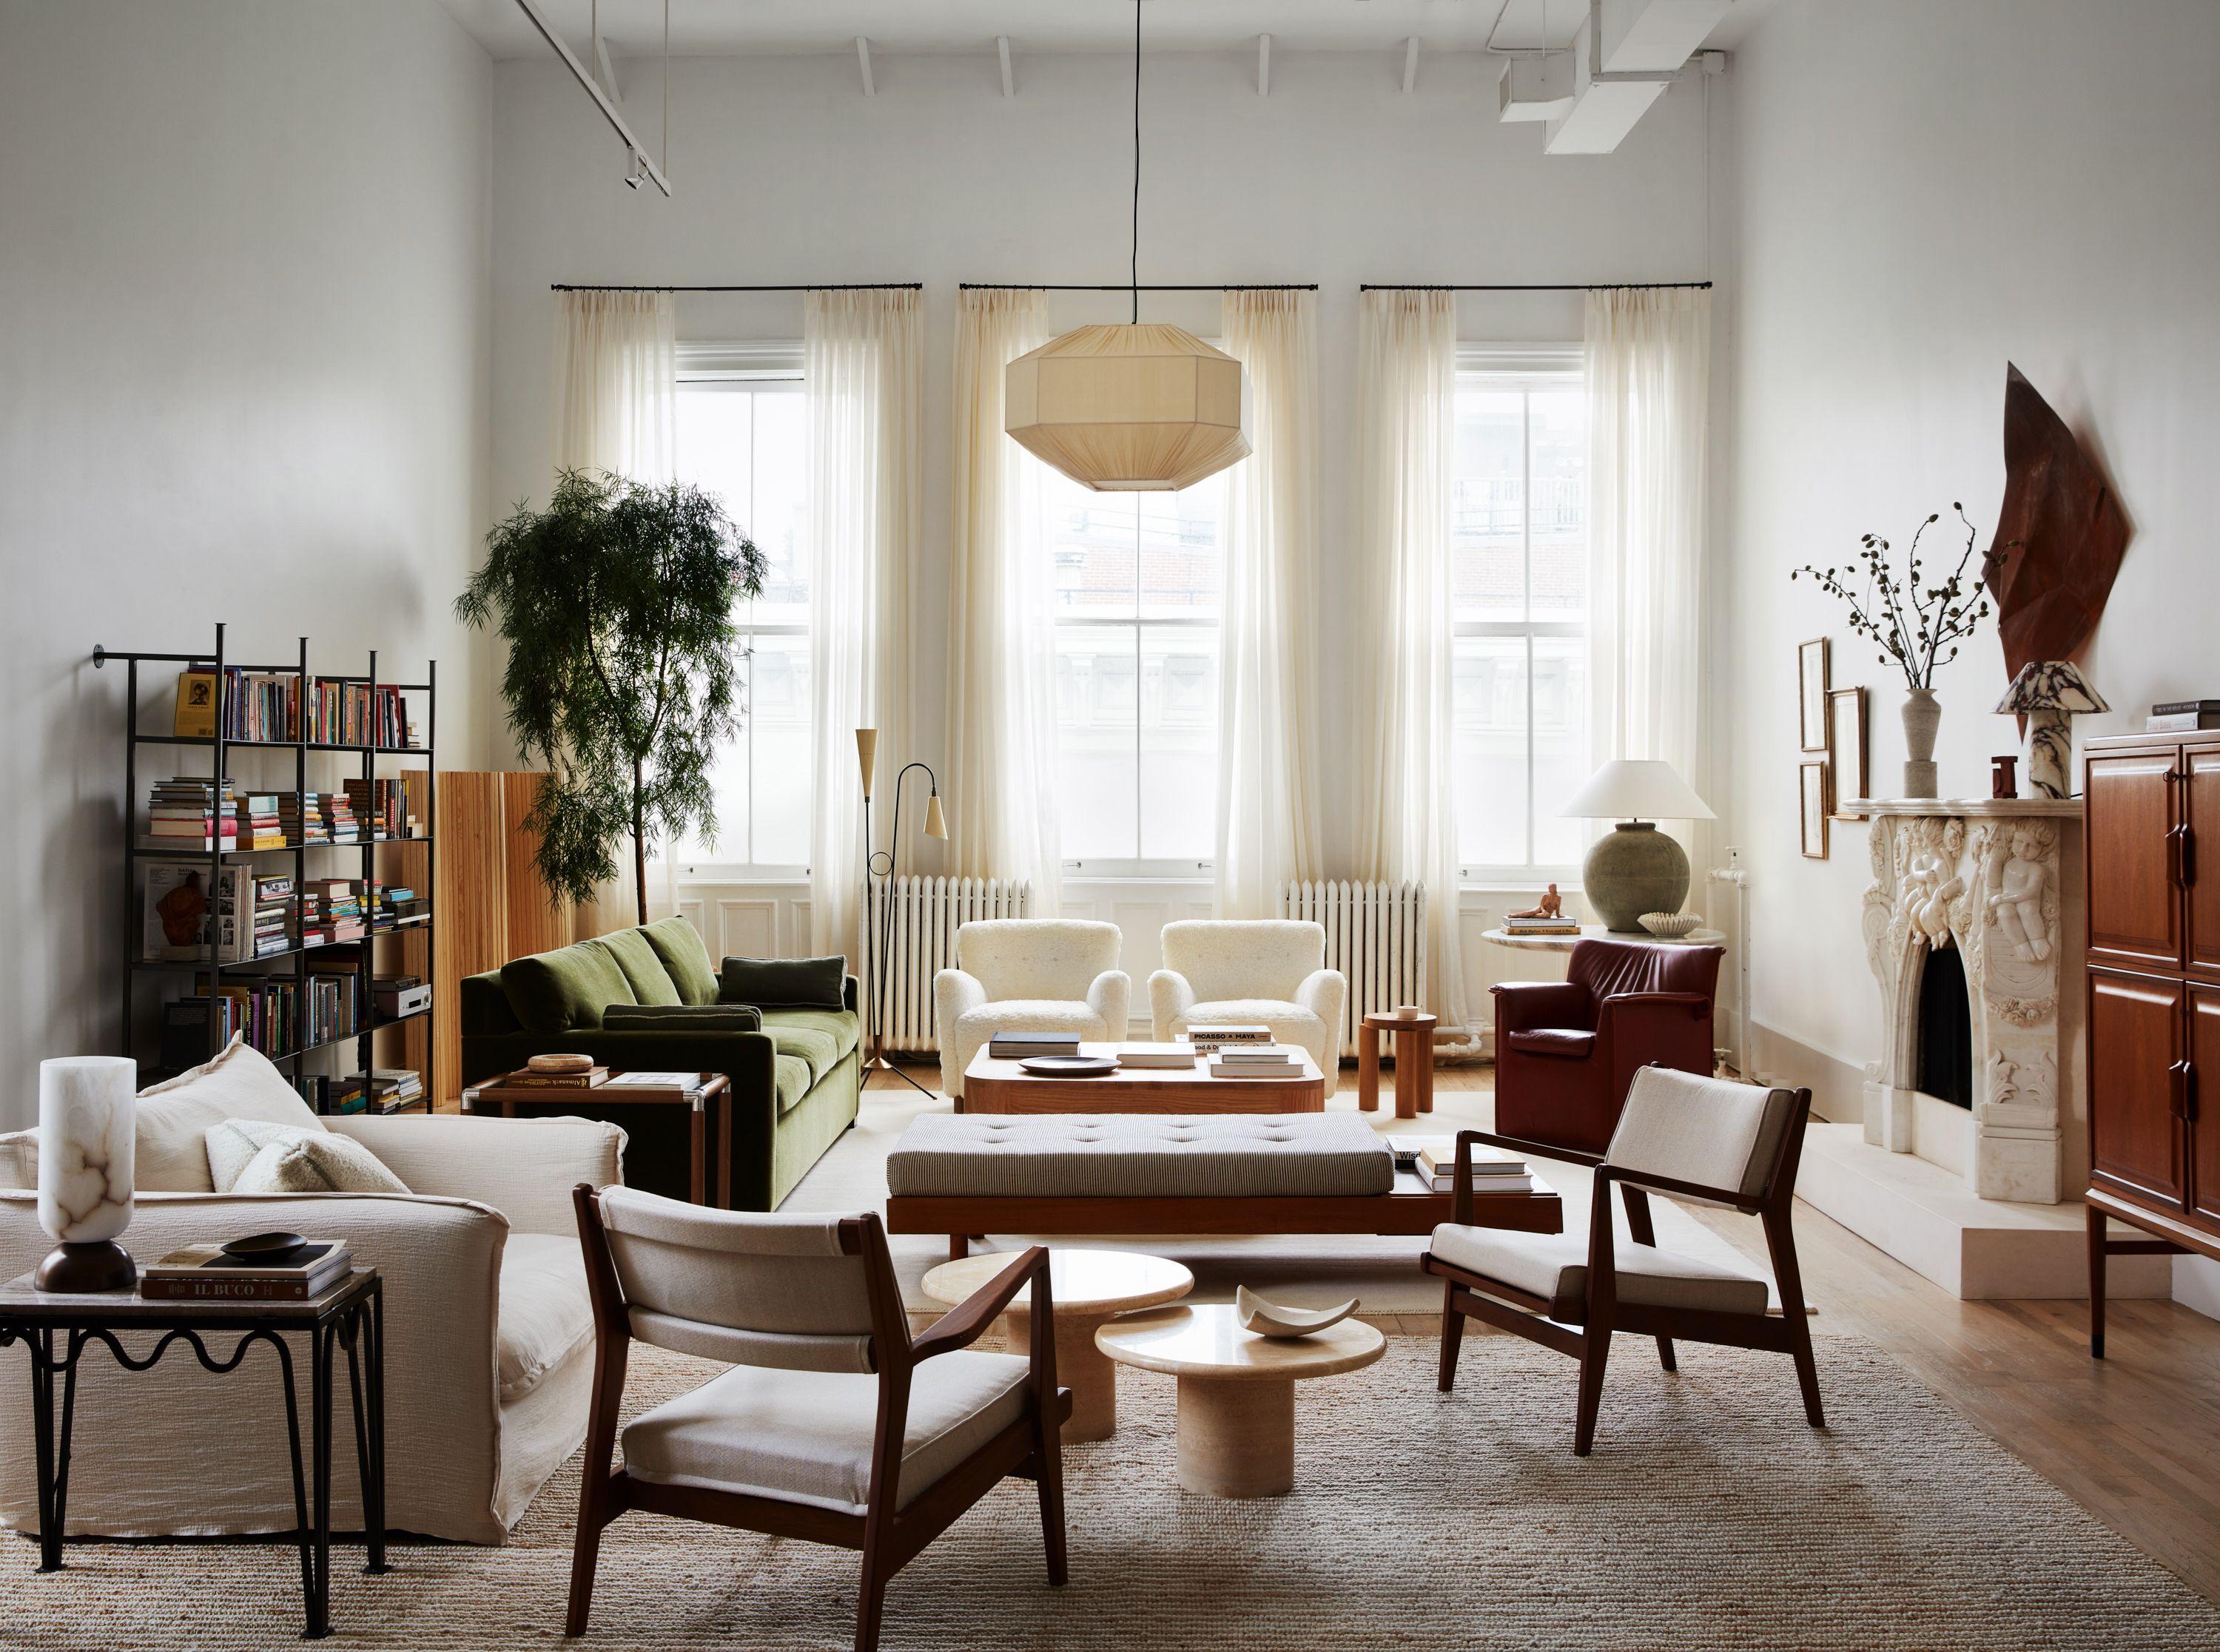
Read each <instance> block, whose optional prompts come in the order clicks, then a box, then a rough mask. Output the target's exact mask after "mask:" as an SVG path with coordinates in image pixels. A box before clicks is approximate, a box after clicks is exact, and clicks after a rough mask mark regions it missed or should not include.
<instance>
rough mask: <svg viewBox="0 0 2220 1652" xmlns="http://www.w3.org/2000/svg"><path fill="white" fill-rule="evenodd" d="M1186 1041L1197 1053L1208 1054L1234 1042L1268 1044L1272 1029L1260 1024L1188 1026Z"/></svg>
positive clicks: (1230, 1045) (1212, 1053)
mask: <svg viewBox="0 0 2220 1652" xmlns="http://www.w3.org/2000/svg"><path fill="white" fill-rule="evenodd" d="M1187 1041H1188V1043H1189V1044H1192V1045H1194V1048H1195V1050H1196V1052H1197V1053H1198V1054H1200V1055H1205V1056H1209V1055H1215V1054H1216V1053H1217V1052H1218V1051H1219V1050H1225V1049H1230V1048H1232V1046H1233V1045H1235V1044H1269V1043H1271V1042H1272V1029H1271V1028H1269V1027H1268V1026H1263V1025H1256V1026H1247V1025H1227V1026H1198V1027H1190V1028H1189V1029H1188V1034H1187Z"/></svg>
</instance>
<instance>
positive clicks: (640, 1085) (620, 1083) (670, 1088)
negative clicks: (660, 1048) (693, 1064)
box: [601, 1072, 709, 1101]
mask: <svg viewBox="0 0 2220 1652" xmlns="http://www.w3.org/2000/svg"><path fill="white" fill-rule="evenodd" d="M601 1088H602V1089H604V1090H607V1091H608V1092H609V1093H610V1094H619V1093H621V1094H623V1095H624V1096H625V1097H626V1098H627V1099H628V1100H634V1101H698V1100H701V1099H702V1092H703V1091H704V1090H706V1089H708V1088H709V1075H708V1074H707V1073H652V1072H638V1073H612V1074H610V1075H609V1078H608V1082H607V1083H606V1084H603V1085H602V1087H601Z"/></svg>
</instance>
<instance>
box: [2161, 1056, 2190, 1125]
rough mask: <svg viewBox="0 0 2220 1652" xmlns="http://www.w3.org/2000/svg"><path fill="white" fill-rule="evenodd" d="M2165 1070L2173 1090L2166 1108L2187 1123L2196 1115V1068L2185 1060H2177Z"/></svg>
mask: <svg viewBox="0 0 2220 1652" xmlns="http://www.w3.org/2000/svg"><path fill="white" fill-rule="evenodd" d="M2166 1071H2167V1078H2168V1079H2170V1080H2171V1081H2172V1091H2173V1094H2171V1096H2170V1097H2169V1098H2168V1099H2169V1101H2170V1103H2171V1105H2170V1107H2169V1108H2168V1110H2169V1111H2170V1112H2171V1113H2173V1116H2174V1117H2175V1118H2177V1119H2180V1120H2181V1122H2182V1123H2184V1124H2187V1123H2189V1122H2190V1121H2191V1120H2192V1119H2194V1118H2196V1116H2197V1069H2196V1068H2194V1067H2192V1066H2191V1065H2190V1063H2187V1062H2186V1061H2178V1062H2176V1063H2173V1066H2171V1067H2169V1068H2167V1069H2166Z"/></svg>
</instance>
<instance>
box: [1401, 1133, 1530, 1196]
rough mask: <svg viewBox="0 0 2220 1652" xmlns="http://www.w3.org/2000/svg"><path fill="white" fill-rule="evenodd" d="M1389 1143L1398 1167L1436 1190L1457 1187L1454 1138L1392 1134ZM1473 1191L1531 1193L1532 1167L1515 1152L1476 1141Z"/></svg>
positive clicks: (1443, 1191)
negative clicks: (1421, 1138)
mask: <svg viewBox="0 0 2220 1652" xmlns="http://www.w3.org/2000/svg"><path fill="white" fill-rule="evenodd" d="M1388 1147H1389V1148H1390V1149H1392V1150H1394V1155H1395V1163H1396V1166H1397V1168H1398V1169H1406V1170H1409V1171H1411V1172H1412V1173H1413V1174H1415V1175H1417V1176H1418V1178H1419V1181H1423V1182H1425V1184H1426V1186H1427V1187H1428V1188H1431V1189H1432V1190H1433V1191H1434V1192H1436V1193H1453V1192H1455V1191H1456V1142H1455V1141H1454V1140H1451V1139H1450V1138H1433V1139H1427V1140H1413V1139H1412V1138H1409V1137H1405V1136H1390V1137H1389V1138H1388ZM1472 1191H1473V1194H1474V1195H1475V1197H1478V1196H1479V1195H1481V1194H1514V1193H1532V1192H1533V1191H1534V1171H1533V1168H1532V1167H1531V1165H1529V1164H1528V1163H1526V1161H1525V1159H1522V1158H1520V1157H1518V1155H1516V1154H1514V1153H1506V1152H1505V1151H1504V1150H1502V1149H1501V1148H1500V1147H1483V1146H1481V1144H1479V1143H1477V1142H1475V1143H1474V1144H1473V1147H1472Z"/></svg>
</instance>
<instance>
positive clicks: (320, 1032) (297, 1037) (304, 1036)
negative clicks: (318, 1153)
mask: <svg viewBox="0 0 2220 1652" xmlns="http://www.w3.org/2000/svg"><path fill="white" fill-rule="evenodd" d="M211 997H213V999H214V1004H213V1010H214V1015H215V1046H216V1047H217V1048H221V1046H222V1045H223V1044H227V1043H228V1042H229V1041H230V1040H231V1038H233V1037H234V1035H236V1034H239V1033H245V1034H246V1042H247V1044H249V1045H250V1046H251V1047H253V1049H256V1050H260V1051H261V1052H262V1053H263V1054H264V1055H265V1056H268V1057H271V1058H272V1059H273V1060H274V1059H275V1058H276V1057H280V1056H290V1055H293V1054H295V1053H296V1052H297V1051H299V1050H314V1049H316V1048H318V1047H320V1046H321V1045H323V1044H332V1043H334V1042H336V1041H338V1040H339V1039H341V1038H352V1037H353V1036H354V1035H355V1034H356V1033H357V1032H359V1031H360V1030H361V1026H362V975H361V964H360V961H359V959H358V958H320V959H318V960H316V961H315V962H313V963H310V964H309V966H308V968H307V969H305V970H304V971H303V972H302V974H301V975H300V976H298V977H296V976H232V977H230V978H228V979H227V980H225V981H223V982H221V983H211V982H210V981H209V978H208V977H207V976H198V977H196V979H195V981H194V983H193V991H192V993H191V994H190V995H188V996H186V997H183V998H173V999H171V1001H169V1002H168V1003H167V1004H165V1005H164V1006H163V1007H162V1064H163V1065H164V1066H165V1067H173V1068H178V1069H183V1068H186V1067H191V1066H194V1065H196V1064H197V1063H200V1062H203V1061H206V1060H207V1059H208V1057H209V1048H210V1043H209V1015H210V1010H211V1004H210V999H211Z"/></svg>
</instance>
